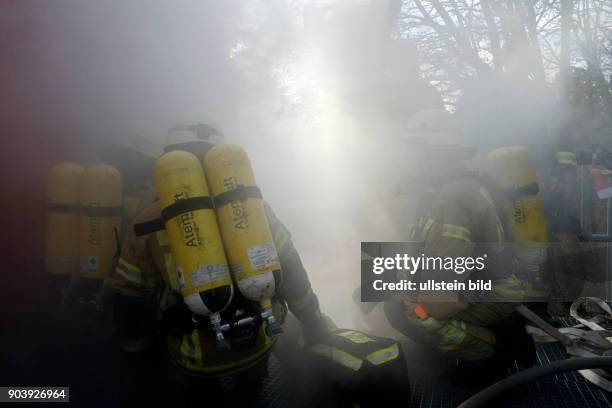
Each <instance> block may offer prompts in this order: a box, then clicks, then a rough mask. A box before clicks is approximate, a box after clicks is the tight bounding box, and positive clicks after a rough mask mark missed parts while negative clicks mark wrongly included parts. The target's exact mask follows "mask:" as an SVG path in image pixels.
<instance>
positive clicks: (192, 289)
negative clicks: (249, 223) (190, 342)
mask: <svg viewBox="0 0 612 408" xmlns="http://www.w3.org/2000/svg"><path fill="white" fill-rule="evenodd" d="M155 186H156V189H157V193H158V196H159V201H160V204H161V208H162V218H163V220H164V224H165V228H166V232H167V234H168V238H169V241H170V249H171V251H172V255H173V257H174V262H175V265H176V273H177V281H178V283H179V288H180V291H181V295H182V296H183V299H184V300H185V303H186V304H187V306H188V307H189V309H190V310H191V311H192V312H193V313H195V314H198V315H202V316H214V319H213V317H211V322H212V323H213V325H214V324H216V323H219V322H220V317H219V313H220V312H222V311H223V310H224V309H225V308H226V307H227V305H229V303H230V302H231V300H232V296H233V285H232V279H231V276H230V271H229V266H228V264H227V258H226V257H225V252H224V250H223V242H222V240H221V235H220V233H219V227H218V225H217V220H216V217H215V212H214V210H213V209H212V205H211V204H212V202H211V201H210V194H209V192H208V187H207V185H206V179H205V177H204V172H203V170H202V165H201V164H200V161H199V159H198V158H197V157H196V156H195V155H193V154H191V153H189V152H186V151H171V152H168V153H166V154H164V155H163V156H161V157H160V158H159V159H158V160H157V162H156V164H155Z"/></svg>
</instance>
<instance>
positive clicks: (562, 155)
mask: <svg viewBox="0 0 612 408" xmlns="http://www.w3.org/2000/svg"><path fill="white" fill-rule="evenodd" d="M555 157H556V158H557V163H559V164H566V165H568V166H576V165H577V164H578V162H577V161H576V155H575V154H574V153H573V152H557V153H556V154H555Z"/></svg>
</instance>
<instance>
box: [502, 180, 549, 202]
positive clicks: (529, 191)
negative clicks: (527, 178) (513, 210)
mask: <svg viewBox="0 0 612 408" xmlns="http://www.w3.org/2000/svg"><path fill="white" fill-rule="evenodd" d="M539 192H540V186H539V185H538V183H535V182H534V183H531V184H527V185H525V186H523V187H519V188H509V189H506V190H503V191H502V192H501V193H502V194H503V195H505V196H506V197H507V198H510V199H512V200H514V199H516V198H521V197H527V196H530V195H536V194H538V193H539Z"/></svg>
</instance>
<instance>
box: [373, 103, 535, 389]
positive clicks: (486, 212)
mask: <svg viewBox="0 0 612 408" xmlns="http://www.w3.org/2000/svg"><path fill="white" fill-rule="evenodd" d="M461 138H462V134H461V132H460V131H459V129H458V126H457V125H456V123H455V121H454V117H453V116H452V115H451V114H449V113H448V112H446V111H443V110H425V111H420V112H417V113H416V114H414V115H413V116H412V117H411V118H410V119H409V121H408V126H407V133H406V134H405V135H404V137H403V138H402V139H404V140H403V141H402V142H403V143H404V147H403V151H404V152H405V153H406V154H407V155H408V156H406V157H411V156H410V154H412V157H415V158H418V157H420V158H422V160H423V161H422V162H420V163H419V166H414V167H413V169H412V172H411V174H407V175H406V176H410V175H412V176H413V178H412V179H411V180H410V182H411V183H413V184H416V183H420V184H423V185H425V186H426V188H421V189H420V191H422V192H423V194H429V196H428V197H426V199H425V200H423V198H424V197H418V199H419V201H425V202H427V203H428V204H429V205H426V206H422V208H425V209H426V212H424V213H422V214H420V217H419V221H418V223H417V227H416V228H414V230H413V231H412V234H411V235H412V237H413V240H417V241H421V242H423V245H424V246H423V254H424V255H425V256H433V257H442V258H445V257H478V256H483V255H484V254H487V267H486V269H485V271H484V272H485V273H487V275H488V276H486V278H487V279H492V280H493V287H494V289H493V291H492V294H491V297H492V298H494V299H495V300H496V301H494V302H492V301H486V299H485V301H477V300H475V299H473V298H472V297H469V295H465V294H463V293H444V294H442V293H437V294H436V295H435V296H438V297H437V298H436V299H433V298H431V297H428V296H421V295H419V297H403V298H401V299H396V300H390V301H387V302H386V303H385V313H386V315H387V319H388V320H389V322H390V323H391V325H392V326H393V327H394V328H395V329H397V330H398V331H400V332H401V333H402V334H404V335H405V336H407V337H408V338H410V339H411V340H414V341H415V342H416V343H417V344H421V345H424V346H425V347H426V348H430V349H431V351H432V352H433V353H434V354H435V355H437V356H442V357H443V359H444V360H447V361H448V364H449V368H450V371H449V374H450V376H451V379H454V380H456V381H461V382H464V383H465V382H467V383H471V382H473V383H476V384H481V383H482V382H486V381H487V380H492V379H494V378H495V374H496V373H498V372H500V371H502V370H504V369H505V368H507V367H508V366H509V365H510V364H511V362H512V361H513V360H514V359H515V358H520V360H521V361H522V362H523V363H524V364H525V365H530V364H531V363H532V362H533V358H534V354H533V344H532V342H531V341H530V340H529V338H528V337H527V334H526V332H525V330H524V326H523V325H522V322H521V319H520V318H519V317H518V315H517V314H516V313H515V312H514V310H515V307H516V305H517V304H518V303H512V302H511V301H516V300H517V299H520V298H521V297H522V294H523V289H522V285H521V284H520V282H519V280H518V278H517V277H516V275H514V274H513V273H512V270H511V267H510V265H511V264H512V262H510V260H509V259H507V257H508V255H507V254H506V252H507V251H505V249H504V248H505V245H504V241H505V236H504V227H503V224H502V222H501V220H500V216H499V215H498V211H497V208H496V206H495V204H494V200H493V198H492V195H491V192H490V191H489V189H488V188H487V185H486V184H487V183H485V181H484V180H483V179H482V178H481V177H480V176H479V174H478V173H476V172H474V171H472V170H470V169H468V167H467V165H466V161H467V160H469V159H471V158H472V157H473V156H474V155H475V153H476V150H475V149H472V148H470V147H466V146H465V145H464V144H463V143H462V142H461ZM415 199H416V198H415ZM506 299H507V300H509V301H508V302H506V301H502V300H506ZM440 300H442V301H440ZM489 300H490V299H489Z"/></svg>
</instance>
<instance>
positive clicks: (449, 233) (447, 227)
mask: <svg viewBox="0 0 612 408" xmlns="http://www.w3.org/2000/svg"><path fill="white" fill-rule="evenodd" d="M442 236H443V237H446V238H453V239H460V240H462V241H466V242H471V241H472V239H471V238H472V232H471V231H470V230H469V229H468V228H466V227H462V226H460V225H454V224H442Z"/></svg>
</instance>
